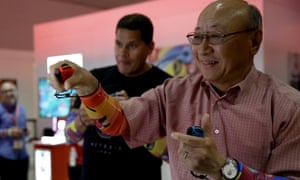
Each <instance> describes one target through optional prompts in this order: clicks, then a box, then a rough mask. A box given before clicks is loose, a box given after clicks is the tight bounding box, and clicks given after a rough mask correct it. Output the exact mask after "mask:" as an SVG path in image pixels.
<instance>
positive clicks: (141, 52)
mask: <svg viewBox="0 0 300 180" xmlns="http://www.w3.org/2000/svg"><path fill="white" fill-rule="evenodd" d="M153 48H154V44H153V42H152V43H150V44H146V43H145V42H144V41H143V40H142V38H141V32H140V31H139V30H129V29H124V28H119V29H117V30H116V40H115V58H116V63H117V66H118V69H119V71H120V73H122V74H123V75H125V76H137V75H140V74H143V73H144V72H146V71H147V70H148V69H149V64H147V63H146V60H147V57H148V55H150V54H151V52H152V50H153Z"/></svg>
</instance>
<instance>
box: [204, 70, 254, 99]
mask: <svg viewBox="0 0 300 180" xmlns="http://www.w3.org/2000/svg"><path fill="white" fill-rule="evenodd" d="M257 76H258V71H257V70H256V68H255V66H252V68H251V70H250V72H249V73H248V75H247V76H246V78H245V79H244V80H243V81H241V82H239V83H237V84H236V85H233V86H232V87H231V88H230V89H229V90H228V91H227V92H226V93H225V94H224V95H223V96H222V97H220V96H219V95H217V93H216V91H215V90H214V88H213V87H212V85H211V84H210V83H209V82H208V81H206V80H205V79H204V78H203V79H202V82H201V86H202V87H204V88H205V90H206V92H213V93H214V94H216V95H217V96H218V97H219V98H220V99H223V98H224V99H225V100H226V101H228V102H229V103H231V104H234V101H235V100H236V98H237V97H238V95H239V94H240V93H241V92H244V93H245V92H246V91H248V90H249V89H250V87H251V86H252V85H253V83H254V82H255V79H256V78H257Z"/></svg>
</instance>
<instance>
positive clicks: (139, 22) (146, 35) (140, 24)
mask: <svg viewBox="0 0 300 180" xmlns="http://www.w3.org/2000/svg"><path fill="white" fill-rule="evenodd" d="M120 28H124V29H129V30H138V31H140V32H141V38H142V40H143V41H144V42H145V43H146V44H150V43H151V42H152V41H153V24H152V22H151V20H150V18H149V17H147V16H145V15H143V14H139V13H133V14H128V15H125V16H123V17H122V18H121V19H120V20H119V22H118V23H117V27H116V30H117V29H120Z"/></svg>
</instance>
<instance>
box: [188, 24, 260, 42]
mask: <svg viewBox="0 0 300 180" xmlns="http://www.w3.org/2000/svg"><path fill="white" fill-rule="evenodd" d="M254 30H255V29H254V28H249V29H245V30H242V31H237V32H232V33H228V34H221V33H197V32H191V33H188V34H187V35H186V37H187V38H188V40H189V42H190V43H191V44H193V45H199V44H201V43H202V42H203V40H204V39H206V40H207V42H208V44H212V45H214V44H220V43H222V42H223V40H224V39H225V38H226V37H229V36H232V35H235V34H240V33H245V32H250V31H254Z"/></svg>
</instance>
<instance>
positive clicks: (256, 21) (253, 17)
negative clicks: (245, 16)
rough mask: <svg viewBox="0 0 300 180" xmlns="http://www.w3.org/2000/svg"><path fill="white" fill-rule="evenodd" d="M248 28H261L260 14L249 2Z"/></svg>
mask: <svg viewBox="0 0 300 180" xmlns="http://www.w3.org/2000/svg"><path fill="white" fill-rule="evenodd" d="M248 13H249V26H250V27H249V28H253V29H259V30H262V16H261V13H260V11H259V10H258V9H257V7H255V6H253V5H251V4H249V6H248Z"/></svg>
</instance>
